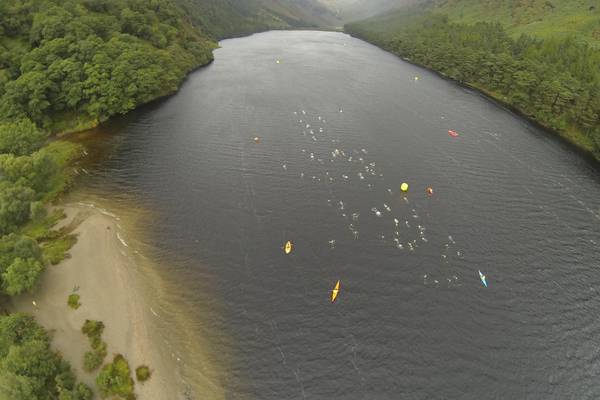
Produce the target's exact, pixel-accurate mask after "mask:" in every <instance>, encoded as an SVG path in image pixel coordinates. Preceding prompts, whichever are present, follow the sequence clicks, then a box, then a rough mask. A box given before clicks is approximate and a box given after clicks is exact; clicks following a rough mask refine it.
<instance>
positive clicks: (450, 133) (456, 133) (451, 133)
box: [448, 130, 458, 137]
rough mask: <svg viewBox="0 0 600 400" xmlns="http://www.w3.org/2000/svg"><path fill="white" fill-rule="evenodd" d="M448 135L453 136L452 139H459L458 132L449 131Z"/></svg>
mask: <svg viewBox="0 0 600 400" xmlns="http://www.w3.org/2000/svg"><path fill="white" fill-rule="evenodd" d="M448 135H450V136H452V137H457V136H458V132H456V131H453V130H449V131H448Z"/></svg>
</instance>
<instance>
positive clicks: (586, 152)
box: [343, 30, 600, 165]
mask: <svg viewBox="0 0 600 400" xmlns="http://www.w3.org/2000/svg"><path fill="white" fill-rule="evenodd" d="M343 33H346V34H348V35H350V36H351V37H353V38H355V39H359V40H362V41H364V42H366V43H369V44H372V45H373V46H375V47H377V48H379V49H381V50H383V51H385V52H387V53H390V54H392V55H393V56H395V57H397V58H399V59H400V60H402V61H404V62H406V63H409V64H411V65H414V66H416V67H419V68H423V69H425V70H426V71H429V72H432V73H433V74H435V75H437V76H438V77H440V78H442V79H445V80H447V81H451V82H453V83H456V84H457V85H459V86H461V87H463V88H465V89H469V90H473V91H474V92H476V93H478V94H479V95H481V96H483V97H485V98H486V99H487V100H489V101H492V102H494V103H496V104H497V105H499V106H501V107H503V108H505V109H506V110H508V111H510V112H512V113H513V114H515V115H516V116H518V117H520V118H522V119H523V120H525V121H527V122H529V123H531V124H532V125H534V126H536V127H538V128H540V129H542V130H544V131H545V132H547V133H549V136H550V137H551V138H553V139H556V140H559V141H560V142H561V143H564V144H565V145H567V146H569V148H571V149H572V150H574V151H576V152H577V153H579V155H581V156H582V157H584V158H585V159H586V160H588V161H589V162H592V163H594V164H595V165H600V156H596V155H595V154H594V152H593V150H591V149H588V148H587V147H586V146H585V145H584V144H582V143H580V142H578V141H575V140H573V139H571V136H570V135H569V133H568V132H561V131H559V130H556V129H554V128H551V127H549V126H546V125H544V124H543V123H542V122H541V121H539V120H537V119H535V118H534V117H533V116H531V115H528V114H526V113H524V112H523V111H521V110H520V109H519V108H517V107H516V106H514V105H512V104H511V103H508V102H506V101H505V100H503V99H502V98H500V96H496V95H495V94H494V93H493V92H491V91H489V90H487V89H486V88H484V87H481V86H475V85H472V84H470V83H468V82H462V81H459V80H456V79H453V78H451V77H449V76H447V75H445V74H443V73H441V72H440V71H437V70H435V69H433V68H431V67H429V66H427V65H425V64H420V63H418V62H415V61H412V60H411V59H408V58H406V57H404V56H402V55H400V54H398V53H395V52H393V51H392V50H390V49H387V48H386V47H385V46H383V45H381V44H378V43H377V42H375V41H371V40H368V39H367V38H366V37H364V36H361V35H360V34H357V33H353V32H350V31H346V30H344V31H343ZM575 132H576V134H578V135H584V134H583V133H582V132H580V131H578V130H577V131H575Z"/></svg>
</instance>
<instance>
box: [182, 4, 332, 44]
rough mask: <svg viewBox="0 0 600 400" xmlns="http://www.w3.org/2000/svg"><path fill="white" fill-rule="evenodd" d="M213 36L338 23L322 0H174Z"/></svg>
mask: <svg viewBox="0 0 600 400" xmlns="http://www.w3.org/2000/svg"><path fill="white" fill-rule="evenodd" d="M177 3H178V4H179V5H180V6H181V7H182V8H183V9H184V10H185V11H186V13H187V14H188V15H190V16H191V18H192V21H193V23H194V25H196V26H201V27H202V28H203V29H204V30H205V31H206V32H209V33H210V34H211V35H213V36H214V37H216V38H219V39H221V38H226V37H232V36H240V35H245V34H249V33H253V32H258V31H264V30H268V29H288V28H332V27H335V26H338V25H341V22H340V21H339V20H338V18H337V17H336V15H335V14H334V12H333V11H331V10H330V8H328V7H326V6H325V5H324V4H323V3H322V0H177Z"/></svg>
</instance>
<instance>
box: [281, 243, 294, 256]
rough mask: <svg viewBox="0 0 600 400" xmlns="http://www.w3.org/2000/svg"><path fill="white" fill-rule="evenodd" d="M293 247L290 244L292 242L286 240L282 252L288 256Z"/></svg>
mask: <svg viewBox="0 0 600 400" xmlns="http://www.w3.org/2000/svg"><path fill="white" fill-rule="evenodd" d="M293 247H294V245H293V244H292V242H290V241H289V240H288V241H287V242H285V246H283V251H284V252H285V254H290V253H291V252H292V248H293Z"/></svg>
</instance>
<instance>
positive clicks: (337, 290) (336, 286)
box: [331, 279, 340, 303]
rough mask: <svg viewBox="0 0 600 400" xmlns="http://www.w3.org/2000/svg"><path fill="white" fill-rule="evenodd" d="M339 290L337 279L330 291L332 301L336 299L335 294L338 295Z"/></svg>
mask: <svg viewBox="0 0 600 400" xmlns="http://www.w3.org/2000/svg"><path fill="white" fill-rule="evenodd" d="M339 292H340V281H339V279H338V281H337V282H336V284H335V287H334V288H333V290H332V291H331V302H332V303H333V302H334V301H335V299H337V296H338V293H339Z"/></svg>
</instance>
